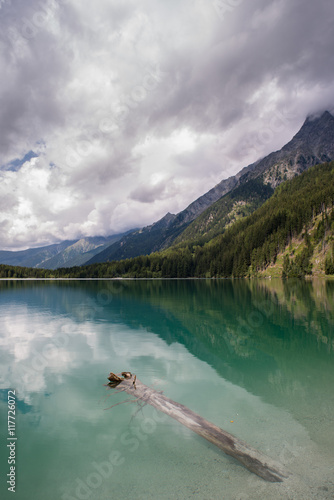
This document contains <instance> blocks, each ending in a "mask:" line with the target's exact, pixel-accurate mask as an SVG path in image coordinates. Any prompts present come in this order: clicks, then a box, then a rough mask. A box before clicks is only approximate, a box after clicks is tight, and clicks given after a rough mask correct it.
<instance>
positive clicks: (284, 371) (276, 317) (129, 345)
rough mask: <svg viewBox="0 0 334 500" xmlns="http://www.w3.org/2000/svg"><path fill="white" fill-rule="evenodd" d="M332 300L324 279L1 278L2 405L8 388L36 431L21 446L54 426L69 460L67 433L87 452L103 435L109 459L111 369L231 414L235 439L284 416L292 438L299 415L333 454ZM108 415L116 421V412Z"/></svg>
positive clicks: (219, 416) (214, 413) (207, 410)
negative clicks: (236, 424) (106, 398)
mask: <svg viewBox="0 0 334 500" xmlns="http://www.w3.org/2000/svg"><path fill="white" fill-rule="evenodd" d="M333 306H334V282H331V281H328V282H327V281H324V280H323V281H320V280H319V281H312V282H300V281H296V282H293V281H287V282H282V281H280V280H277V281H275V280H272V281H264V280H262V281H248V282H247V281H241V280H237V281H231V280H222V281H214V280H208V281H206V280H193V281H190V280H184V281H177V280H175V281H174V280H171V281H144V280H143V281H127V280H120V281H59V282H51V281H47V282H34V281H9V282H6V281H1V282H0V320H1V325H2V328H1V336H0V363H1V373H0V388H1V389H2V392H1V393H0V400H1V399H3V398H2V396H3V397H4V402H3V404H5V395H6V389H8V388H9V387H15V388H17V390H18V400H19V407H18V410H19V411H20V413H21V414H25V415H27V418H26V419H25V420H22V423H21V431H22V432H23V431H24V429H29V432H30V431H31V429H36V433H38V434H32V436H31V439H30V438H29V441H27V442H25V443H24V447H25V448H26V453H28V450H29V443H30V444H31V446H35V445H33V444H32V442H33V441H34V439H36V440H37V441H38V442H39V443H44V445H43V446H45V449H46V447H47V446H49V444H50V443H49V441H48V440H49V439H50V438H49V437H47V436H49V435H50V429H53V430H52V432H53V433H54V436H55V439H56V438H57V440H60V441H61V443H62V444H61V446H62V448H61V449H59V450H58V451H56V455H57V453H58V455H60V454H61V453H65V456H66V454H67V455H68V466H69V467H71V465H70V460H72V459H73V453H72V452H71V450H70V445H69V444H67V441H66V440H69V442H72V441H73V440H74V441H75V440H78V439H82V436H87V443H86V448H87V449H89V450H90V451H89V453H91V452H92V450H94V449H95V443H96V442H97V441H98V442H99V443H100V442H101V443H103V442H104V441H105V443H106V444H105V446H106V450H105V453H106V454H107V449H108V446H109V445H108V444H107V443H108V442H109V441H108V439H109V440H110V435H109V434H108V432H107V430H106V429H107V427H108V425H109V423H110V418H111V417H110V416H109V415H107V416H106V413H105V412H103V411H101V409H103V405H104V406H105V407H106V406H108V405H110V404H109V403H104V402H103V401H102V403H101V401H100V399H101V395H103V387H102V384H103V383H104V382H105V378H106V376H107V374H108V373H109V371H111V370H112V371H114V372H120V371H123V370H129V371H131V372H133V373H137V375H138V377H139V378H140V379H141V380H142V381H143V382H144V383H147V384H152V383H153V384H154V383H156V384H157V386H158V388H159V389H160V390H165V391H166V395H168V396H169V397H172V398H173V399H175V400H176V401H180V402H182V403H184V404H186V405H187V406H189V407H190V408H192V409H193V410H195V411H198V412H201V413H202V414H203V416H205V417H207V418H208V419H209V420H212V421H214V422H216V423H218V425H219V424H220V421H222V422H224V424H225V422H227V425H229V422H230V420H232V419H234V418H235V414H236V413H237V412H239V414H240V417H239V420H240V422H241V419H242V415H243V418H244V421H243V422H244V423H243V427H242V426H241V427H240V428H238V433H240V434H239V435H240V437H243V436H242V433H243V432H244V433H246V434H247V435H248V436H251V437H252V438H253V439H254V437H255V436H256V439H258V440H259V441H260V442H261V439H264V440H265V439H266V438H265V436H268V434H270V428H271V425H272V421H275V419H276V420H277V419H280V420H281V422H282V423H283V422H284V423H287V422H288V423H289V425H290V426H292V424H291V421H293V422H294V424H293V433H294V434H293V435H297V434H298V432H300V430H298V429H299V428H298V429H297V424H296V422H297V423H298V425H301V429H302V430H303V432H304V431H306V432H307V433H308V434H309V436H310V437H311V439H313V441H314V442H316V443H317V444H319V445H320V446H322V448H323V449H324V450H329V451H330V450H332V449H333V446H334V437H333V433H332V426H333V415H334V401H333V387H334V370H333V361H334V354H333V351H334V334H333V324H334V307H333ZM199 395H200V396H199ZM101 405H102V406H101ZM60 409H62V411H60ZM122 411H125V412H128V410H126V409H125V410H122ZM273 412H276V413H275V414H274V413H273ZM130 413H131V412H128V413H127V414H129V415H130ZM231 413H233V415H231ZM55 415H57V418H56V419H55ZM245 416H247V419H248V421H246V417H245ZM28 417H29V418H28ZM232 417H233V418H232ZM112 418H116V419H117V418H118V419H119V421H118V425H121V428H122V425H125V424H124V421H125V420H126V419H125V418H124V413H118V410H117V412H116V413H113V417H112ZM108 419H109V420H108ZM126 422H128V420H126ZM259 423H260V429H259ZM221 425H223V424H221ZM282 425H283V424H282ZM225 428H226V426H225ZM43 429H44V431H45V432H44V434H43V438H42V437H41V432H42V430H43ZM92 429H93V430H92ZM101 429H104V431H102V430H101ZM262 431H263V436H261V432H262ZM291 432H292V431H291ZM59 436H61V438H60V437H59ZM108 436H109V437H108ZM277 439H278V438H277ZM55 446H56V444H55V442H54V443H53V445H52V447H53V448H54V447H55ZM59 446H60V444H59ZM67 446H68V447H69V448H68V449H67V448H66V447H67ZM101 446H102V445H101ZM64 449H65V450H67V451H66V452H64ZM84 450H85V445H84V444H83V443H82V444H80V445H78V449H77V450H76V453H77V454H82V455H84V453H85V451H84ZM43 453H44V452H43ZM71 453H72V454H71ZM48 460H50V461H51V462H52V459H51V458H50V457H49V458H48ZM64 460H65V463H66V458H65V459H64ZM41 466H42V464H41ZM41 495H42V493H41ZM36 498H37V497H36ZM106 498H107V497H106Z"/></svg>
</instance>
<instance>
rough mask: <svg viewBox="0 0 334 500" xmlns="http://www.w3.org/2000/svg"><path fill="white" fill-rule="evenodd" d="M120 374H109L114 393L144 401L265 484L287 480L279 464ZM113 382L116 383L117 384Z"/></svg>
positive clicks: (133, 377)
mask: <svg viewBox="0 0 334 500" xmlns="http://www.w3.org/2000/svg"><path fill="white" fill-rule="evenodd" d="M125 373H126V375H125ZM123 374H124V375H123ZM123 374H122V375H123V376H124V377H126V378H124V379H123V378H121V377H120V375H116V376H115V375H114V374H110V376H109V380H110V384H109V385H110V386H111V387H117V390H118V391H120V392H121V391H125V392H126V393H127V394H131V395H132V396H134V397H135V398H136V399H138V400H141V401H144V402H145V403H148V404H150V405H151V406H153V407H154V408H156V409H157V410H159V411H162V412H163V413H166V414H167V415H169V416H170V417H172V418H174V419H175V420H177V421H178V422H180V423H181V424H183V425H185V426H186V427H188V428H189V429H191V430H192V431H194V432H196V433H197V434H199V435H200V436H202V437H203V438H205V439H207V440H208V441H210V442H211V443H213V444H214V445H216V446H218V448H220V449H221V450H223V451H224V452H225V453H226V454H227V455H231V456H232V457H234V458H236V459H237V460H239V462H241V463H242V464H243V465H244V466H245V467H247V469H249V470H250V471H252V472H254V473H255V474H257V475H258V476H260V477H262V478H263V479H265V480H266V481H270V482H281V481H283V479H284V478H286V477H288V476H289V473H288V472H287V471H286V470H285V469H284V468H283V466H282V465H281V464H279V463H277V462H275V461H274V460H272V459H271V458H269V457H267V456H266V455H264V454H263V453H261V452H259V451H257V450H255V449H254V448H252V447H251V446H249V445H248V444H247V443H245V442H244V441H242V440H240V439H238V438H236V437H235V436H233V435H232V434H230V433H228V432H226V431H224V430H222V429H220V428H219V427H217V426H216V425H214V424H212V423H211V422H209V421H208V420H205V419H204V418H202V417H201V416H200V415H198V414H197V413H195V412H193V411H191V410H189V408H187V407H186V406H184V405H182V404H180V403H176V402H175V401H173V400H172V399H169V398H166V397H165V396H164V395H163V394H162V393H161V392H157V391H155V390H154V389H151V388H150V387H148V386H147V385H144V384H142V383H141V382H140V381H139V380H138V379H136V376H135V375H134V376H132V374H130V373H129V372H123ZM114 377H116V378H114ZM117 378H118V379H119V380H117Z"/></svg>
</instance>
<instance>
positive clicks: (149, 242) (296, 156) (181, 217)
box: [87, 111, 334, 264]
mask: <svg viewBox="0 0 334 500" xmlns="http://www.w3.org/2000/svg"><path fill="white" fill-rule="evenodd" d="M333 159H334V117H333V116H332V115H331V114H330V113H329V112H328V111H325V112H324V113H323V114H322V115H321V116H319V117H316V118H314V117H313V118H312V117H308V118H307V119H306V121H305V122H304V124H303V126H302V127H301V129H300V130H299V132H298V133H297V134H296V135H295V136H294V137H293V139H292V140H291V141H290V142H289V143H288V144H286V145H285V146H284V147H283V148H282V149H281V150H279V151H276V152H274V153H271V154H269V155H268V156H266V157H265V158H263V159H262V160H260V161H257V162H255V163H253V164H251V165H249V166H248V167H245V168H244V169H243V170H241V171H240V172H239V173H238V174H236V175H235V176H232V177H230V178H228V179H224V180H223V181H221V182H220V183H219V184H217V186H215V187H214V188H213V189H211V190H210V191H208V192H207V193H206V194H204V195H203V196H201V197H200V198H198V199H197V200H195V201H194V202H193V203H191V204H190V205H189V206H188V207H187V208H186V209H185V210H183V211H182V212H180V213H179V214H177V215H172V214H167V215H166V216H165V217H163V218H162V219H161V220H160V221H158V222H156V223H154V224H152V225H151V226H147V227H145V228H143V229H141V230H139V231H136V232H134V233H132V234H130V235H128V236H126V237H125V238H122V239H121V240H119V241H118V242H117V243H115V244H114V245H112V246H111V247H109V248H107V249H105V250H104V251H103V252H102V253H101V254H97V255H96V256H95V257H93V258H92V259H91V260H90V261H88V262H87V263H88V264H94V263H98V262H109V261H112V260H122V259H126V258H131V257H135V256H138V255H148V254H150V253H152V252H156V251H159V250H163V249H165V248H168V247H170V246H171V245H172V244H173V243H174V242H180V241H185V240H187V239H189V238H194V239H198V238H199V237H201V235H203V233H206V235H207V237H208V238H209V237H212V236H213V235H215V234H217V233H218V232H221V231H222V230H223V229H224V227H225V225H226V224H227V225H228V224H229V223H230V222H231V219H232V220H233V218H235V217H234V215H236V217H239V216H243V215H248V214H249V213H251V212H252V211H253V210H255V209H256V208H257V207H258V206H259V204H260V203H261V202H263V201H264V199H266V197H264V198H263V193H262V194H261V195H260V196H258V197H257V196H256V195H255V192H254V196H253V198H252V200H251V201H250V198H249V196H248V198H247V196H246V198H245V199H243V198H242V197H241V196H240V194H241V193H240V190H239V192H236V193H235V196H234V198H235V205H234V206H232V207H231V210H230V217H229V212H228V211H226V210H227V205H229V206H230V202H231V199H228V198H226V197H225V198H224V196H226V195H227V194H228V193H231V195H232V194H233V192H234V190H236V189H239V188H240V187H241V186H245V185H246V184H247V183H249V182H250V181H254V180H257V189H260V184H262V185H263V186H266V187H263V188H262V189H263V190H267V194H268V195H269V191H270V188H275V187H277V186H278V185H279V184H280V183H281V182H283V181H284V180H287V179H292V178H293V177H295V176H296V175H299V174H300V173H302V172H303V171H305V170H307V169H308V168H309V167H311V166H313V165H316V164H318V163H322V162H324V161H331V160H333ZM250 187H251V184H250V185H249V188H250ZM249 188H245V190H246V192H248V193H249V191H250V189H249ZM255 191H256V190H255ZM232 198H233V196H232ZM218 200H219V201H218ZM214 203H216V205H214V206H213V204H214ZM238 203H239V206H238ZM211 208H212V210H211ZM233 212H234V215H233ZM198 217H199V219H198V220H197V218H198ZM193 221H194V222H193ZM188 226H189V227H188Z"/></svg>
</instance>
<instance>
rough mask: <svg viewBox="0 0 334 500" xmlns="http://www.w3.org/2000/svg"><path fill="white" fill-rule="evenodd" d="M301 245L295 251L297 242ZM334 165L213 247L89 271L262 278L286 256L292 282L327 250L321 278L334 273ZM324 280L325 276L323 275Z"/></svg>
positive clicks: (179, 249)
mask: <svg viewBox="0 0 334 500" xmlns="http://www.w3.org/2000/svg"><path fill="white" fill-rule="evenodd" d="M295 241H299V242H300V243H299V244H298V248H297V247H296V249H295V250H294V246H293V245H294V244H295V243H294V242H295ZM333 244H334V162H331V163H326V164H321V165H316V166H314V167H312V168H311V169H309V170H307V171H305V172H304V173H303V174H301V175H300V176H297V177H295V178H293V179H292V180H288V181H286V182H284V183H283V184H282V185H281V186H279V187H278V188H277V189H276V190H275V193H274V194H273V196H271V197H270V198H269V199H268V200H267V201H266V202H265V203H264V204H263V205H262V206H261V207H260V208H258V209H257V210H256V211H255V212H254V213H253V214H251V215H250V216H248V217H245V218H244V219H241V220H239V221H237V222H235V223H234V224H233V225H232V226H230V227H229V228H228V229H226V231H225V232H224V233H223V234H221V235H219V236H216V237H215V238H213V239H212V240H210V241H209V242H208V243H205V244H203V243H201V242H196V241H195V242H192V243H189V242H185V243H183V244H179V245H176V246H175V247H171V248H169V249H167V250H164V251H162V252H158V253H154V254H152V255H150V256H139V257H136V258H133V259H128V260H126V261H121V262H112V263H109V264H101V265H100V267H98V266H97V267H96V266H89V267H86V268H84V269H83V272H84V273H87V274H88V275H89V276H90V275H95V273H97V272H98V273H100V272H101V271H102V269H103V273H104V275H108V276H110V277H116V276H123V277H137V278H159V277H162V278H188V277H197V278H199V277H231V276H234V277H245V276H253V275H258V274H259V273H260V274H261V273H262V271H263V270H265V269H267V268H268V267H269V266H271V270H272V269H273V268H274V266H275V264H276V263H277V259H278V256H282V257H281V259H282V260H283V257H284V263H283V266H282V267H283V269H282V267H281V273H282V270H284V274H285V275H286V276H304V275H306V274H309V273H310V272H312V259H313V258H314V255H313V254H314V252H315V250H316V256H317V259H319V258H320V254H319V249H320V248H322V256H321V259H322V264H321V265H320V266H319V265H318V264H317V265H318V271H319V270H321V273H322V274H324V273H325V272H327V273H331V272H332V271H333V272H334V254H333V250H334V248H333ZM317 274H319V272H317Z"/></svg>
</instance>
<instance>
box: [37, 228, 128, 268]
mask: <svg viewBox="0 0 334 500" xmlns="http://www.w3.org/2000/svg"><path fill="white" fill-rule="evenodd" d="M122 236H123V235H122V234H116V235H114V236H109V237H104V236H94V237H87V238H81V239H80V240H78V241H76V242H74V243H73V244H72V245H70V246H68V247H66V248H65V249H64V250H63V251H62V252H59V253H58V254H57V255H55V256H53V257H51V258H50V259H47V260H45V261H43V262H40V263H39V264H38V265H36V267H39V268H43V269H57V268H58V267H73V266H81V265H84V264H85V263H86V262H87V261H88V260H90V259H91V258H92V257H93V256H94V255H96V254H97V253H100V252H101V250H102V249H103V248H106V247H108V246H109V245H110V244H112V243H114V242H116V241H118V240H119V239H120V238H121V237H122Z"/></svg>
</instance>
